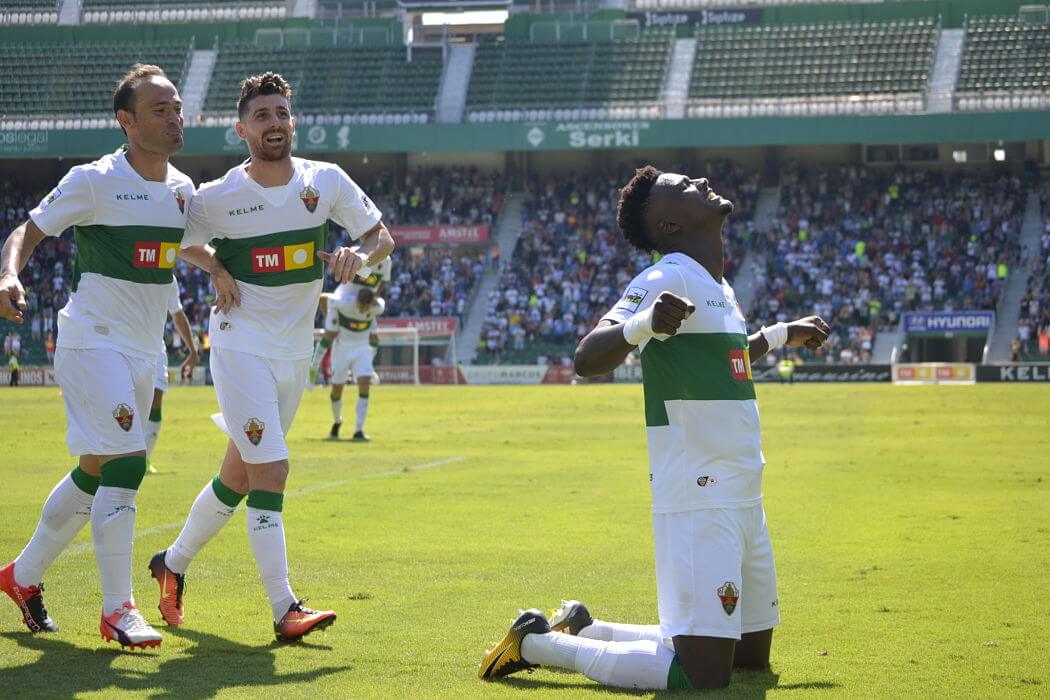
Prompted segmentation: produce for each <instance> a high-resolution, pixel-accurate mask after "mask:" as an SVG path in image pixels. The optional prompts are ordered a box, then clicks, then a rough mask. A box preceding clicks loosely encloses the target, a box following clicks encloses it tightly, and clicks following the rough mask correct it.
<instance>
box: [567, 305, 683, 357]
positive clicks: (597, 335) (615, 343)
mask: <svg viewBox="0 0 1050 700" xmlns="http://www.w3.org/2000/svg"><path fill="white" fill-rule="evenodd" d="M694 311H696V307H695V306H693V304H692V303H691V302H690V301H689V300H688V299H684V298H682V297H680V296H677V295H675V294H672V293H671V292H662V293H661V294H660V296H659V297H658V298H657V300H656V303H654V304H653V305H652V306H650V307H649V308H648V309H646V310H645V311H644V312H642V313H639V314H636V315H634V316H631V317H630V318H628V319H627V321H626V322H624V323H616V322H615V321H613V320H611V319H603V320H602V321H601V322H600V323H599V324H598V325H597V326H596V327H595V328H594V330H592V331H591V332H590V333H588V334H587V335H586V336H584V338H583V340H581V341H580V345H579V347H577V348H576V355H575V357H574V358H573V361H574V364H575V366H576V374H578V375H580V376H581V377H599V376H601V375H603V374H608V373H609V372H612V371H613V370H614V369H616V368H617V367H619V366H620V365H621V364H622V363H623V361H624V360H625V359H626V358H627V355H628V353H630V352H631V351H632V350H634V349H635V348H636V347H638V345H639V344H641V343H642V342H643V341H645V340H646V339H648V338H652V337H653V336H656V335H674V334H675V333H677V332H678V328H679V327H680V326H681V325H682V321H684V320H685V319H687V318H689V315H690V314H692V313H693V312H694Z"/></svg>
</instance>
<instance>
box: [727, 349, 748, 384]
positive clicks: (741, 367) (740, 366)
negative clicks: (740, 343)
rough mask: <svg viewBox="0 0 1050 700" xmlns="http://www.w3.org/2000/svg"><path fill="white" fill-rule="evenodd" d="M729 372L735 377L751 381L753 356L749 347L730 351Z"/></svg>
mask: <svg viewBox="0 0 1050 700" xmlns="http://www.w3.org/2000/svg"><path fill="white" fill-rule="evenodd" d="M729 372H730V374H732V375H733V379H738V380H740V381H751V356H750V355H749V354H748V352H747V348H744V349H743V350H730V351H729Z"/></svg>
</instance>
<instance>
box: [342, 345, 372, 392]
mask: <svg viewBox="0 0 1050 700" xmlns="http://www.w3.org/2000/svg"><path fill="white" fill-rule="evenodd" d="M372 354H373V353H372V346H371V345H369V344H368V343H361V344H356V345H349V344H347V343H342V342H340V341H339V340H338V339H336V341H335V344H334V345H332V383H333V384H345V383H346V377H347V373H348V372H353V373H354V379H360V378H361V377H371V376H373V375H375V369H374V368H373V367H372Z"/></svg>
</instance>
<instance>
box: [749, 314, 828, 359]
mask: <svg viewBox="0 0 1050 700" xmlns="http://www.w3.org/2000/svg"><path fill="white" fill-rule="evenodd" d="M777 325H779V324H777ZM784 325H785V326H786V330H787V340H786V341H785V342H784V345H786V346H788V347H789V348H801V347H803V346H805V347H807V348H809V349H810V350H816V349H817V348H819V347H821V346H822V345H824V343H825V342H827V340H828V335H830V333H831V326H829V325H828V324H827V323H826V322H825V321H824V319H822V318H821V317H820V316H806V317H805V318H800V319H798V320H797V321H792V322H791V323H786V324H784ZM766 332H767V331H759V332H757V333H752V334H751V335H750V336H748V339H747V343H748V347H749V351H748V355H749V356H750V357H751V364H754V363H755V362H756V361H757V360H758V358H760V357H762V356H763V355H765V354H766V353H767V352H769V348H770V344H769V338H767V337H766Z"/></svg>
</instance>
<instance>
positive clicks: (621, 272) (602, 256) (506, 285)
mask: <svg viewBox="0 0 1050 700" xmlns="http://www.w3.org/2000/svg"><path fill="white" fill-rule="evenodd" d="M680 171H687V172H704V173H709V176H710V177H711V181H712V183H713V184H714V186H715V187H716V188H717V189H718V191H719V192H720V193H724V194H725V195H726V196H728V197H729V198H730V199H732V200H733V201H734V202H735V203H736V204H737V208H736V212H737V213H736V214H734V216H733V218H732V223H731V226H730V231H729V232H728V233H727V238H728V239H729V249H728V250H729V255H727V259H726V266H727V270H728V271H729V274H732V273H734V272H735V270H736V268H737V267H738V266H739V263H740V261H741V260H742V258H743V254H744V251H745V248H744V246H743V244H742V242H743V241H744V240H746V239H747V238H748V237H749V235H750V228H749V224H750V221H751V219H752V218H753V214H754V203H755V200H756V199H757V193H758V178H757V176H756V175H754V174H750V173H746V172H744V171H741V170H737V169H734V168H732V167H731V166H730V165H729V164H728V163H725V162H718V163H713V164H710V165H704V166H699V167H697V168H683V169H680ZM628 178H629V173H628V172H627V171H623V172H621V173H619V174H617V175H616V176H614V177H610V175H609V174H599V173H589V174H585V175H579V176H569V177H565V178H544V179H539V178H534V179H533V181H532V182H531V183H530V187H529V191H530V202H529V204H528V206H527V212H528V220H527V221H526V222H525V228H524V231H523V232H522V234H521V237H520V238H519V240H518V245H517V248H516V249H515V251H514V254H513V258H512V260H511V262H510V264H509V266H507V267H505V268H504V270H503V273H502V276H501V279H500V284H499V287H498V289H497V290H496V291H495V292H494V293H493V294H492V296H491V298H490V299H489V300H488V310H487V317H486V320H485V324H484V329H483V331H482V337H481V342H480V343H479V347H478V355H477V357H478V359H477V361H478V362H480V363H495V362H499V363H502V364H516V363H524V364H530V363H535V362H536V361H537V359H538V358H542V361H546V362H550V363H552V364H558V363H562V364H564V363H565V362H567V361H568V359H569V358H571V356H572V353H573V350H574V349H575V347H576V343H577V341H578V340H579V338H581V337H582V336H583V335H585V334H586V333H587V332H588V331H589V330H590V329H591V327H592V326H593V325H594V324H595V323H596V322H597V321H598V319H599V318H600V317H601V316H602V314H604V313H605V312H606V311H608V310H609V308H610V307H611V306H612V305H613V304H614V303H615V302H616V300H617V299H618V298H619V297H620V294H622V293H623V290H624V289H625V288H626V286H627V283H628V282H630V280H631V279H632V278H633V277H634V275H635V274H637V273H638V272H639V271H641V270H642V269H643V268H645V267H646V266H647V265H649V264H650V262H651V260H652V258H651V257H650V256H649V255H647V254H644V253H641V252H639V251H637V250H635V249H634V248H631V247H630V246H629V245H627V243H626V242H625V241H624V240H623V236H622V235H621V234H620V232H619V229H618V228H617V226H616V202H617V200H618V198H619V192H618V186H619V184H620V183H622V182H625V181H626V180H627V179H628Z"/></svg>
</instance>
